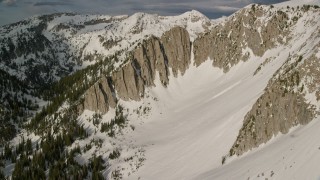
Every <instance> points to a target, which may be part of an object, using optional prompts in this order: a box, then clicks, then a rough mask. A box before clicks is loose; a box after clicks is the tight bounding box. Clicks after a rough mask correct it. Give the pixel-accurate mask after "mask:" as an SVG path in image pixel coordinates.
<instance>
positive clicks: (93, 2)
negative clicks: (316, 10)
mask: <svg viewBox="0 0 320 180" xmlns="http://www.w3.org/2000/svg"><path fill="white" fill-rule="evenodd" d="M283 1H284V0H185V1H182V0H0V26H1V25H5V24H9V23H14V22H17V21H19V20H22V19H25V18H28V17H31V16H33V15H39V14H50V13H56V12H75V13H81V14H85V13H87V14H108V15H123V14H128V15H131V14H133V13H135V12H146V13H153V14H159V15H177V14H181V13H184V12H186V11H190V10H193V9H195V10H198V11H200V12H201V13H203V14H205V15H206V16H207V17H209V18H211V19H214V18H219V17H221V16H228V15H230V14H232V13H233V12H235V11H237V10H238V9H240V8H242V7H244V6H246V5H248V4H251V3H261V4H272V3H279V2H283Z"/></svg>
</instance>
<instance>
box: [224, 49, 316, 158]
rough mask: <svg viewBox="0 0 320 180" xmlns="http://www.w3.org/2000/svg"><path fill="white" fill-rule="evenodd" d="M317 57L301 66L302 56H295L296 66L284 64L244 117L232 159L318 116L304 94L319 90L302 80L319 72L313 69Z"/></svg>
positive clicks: (232, 150)
mask: <svg viewBox="0 0 320 180" xmlns="http://www.w3.org/2000/svg"><path fill="white" fill-rule="evenodd" d="M314 58H315V56H314V55H313V56H311V57H310V58H308V59H307V60H305V61H304V62H303V63H302V64H301V61H302V56H299V57H294V59H296V60H295V61H294V63H291V64H290V63H285V64H284V66H283V67H282V68H281V69H279V70H278V72H277V73H276V74H275V76H274V78H273V79H271V80H270V82H269V84H268V86H267V88H266V89H265V93H264V94H263V95H262V96H261V97H260V98H259V99H258V100H257V101H256V103H255V104H254V105H253V107H252V109H251V110H250V111H249V112H248V113H247V114H246V116H245V117H244V122H243V126H242V128H241V129H240V131H239V135H238V137H237V140H236V142H235V143H234V145H233V146H232V148H231V149H230V155H231V156H232V155H235V154H236V155H242V154H243V153H244V152H246V151H248V150H251V149H252V148H255V147H258V146H259V145H260V144H262V143H266V142H267V141H269V140H270V139H271V138H272V137H273V136H275V135H277V134H278V133H279V132H280V133H283V134H285V133H287V132H288V131H289V129H290V128H291V127H293V126H296V125H298V124H302V125H304V124H307V123H308V122H310V121H311V120H312V119H313V118H314V117H315V116H316V109H315V106H314V105H312V104H310V103H307V101H306V99H305V93H313V92H316V91H317V90H316V89H312V88H310V86H309V85H308V84H309V83H308V82H307V81H303V80H304V79H307V77H308V76H310V75H314V73H318V72H317V70H315V69H314V68H313V67H314V66H310V64H312V63H316V62H317V61H314ZM312 77H315V78H314V81H315V82H316V81H319V80H320V79H319V76H312ZM306 82H307V84H306V85H305V83H306ZM305 86H306V87H307V88H308V90H306V89H305Z"/></svg>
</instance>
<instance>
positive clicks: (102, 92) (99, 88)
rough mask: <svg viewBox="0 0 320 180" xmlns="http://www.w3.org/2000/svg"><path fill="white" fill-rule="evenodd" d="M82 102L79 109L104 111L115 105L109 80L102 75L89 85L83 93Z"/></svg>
mask: <svg viewBox="0 0 320 180" xmlns="http://www.w3.org/2000/svg"><path fill="white" fill-rule="evenodd" d="M84 96H85V98H84V100H83V103H82V104H81V105H80V106H79V107H78V108H79V111H80V112H81V111H83V109H88V110H92V111H98V112H101V113H106V112H107V111H108V110H109V107H112V108H114V107H115V106H116V98H115V96H114V90H113V87H112V84H111V80H110V79H109V80H108V79H107V78H105V77H102V78H101V79H100V80H99V81H98V82H97V83H95V84H94V85H93V86H92V87H90V88H89V89H88V90H87V92H86V93H85V95H84Z"/></svg>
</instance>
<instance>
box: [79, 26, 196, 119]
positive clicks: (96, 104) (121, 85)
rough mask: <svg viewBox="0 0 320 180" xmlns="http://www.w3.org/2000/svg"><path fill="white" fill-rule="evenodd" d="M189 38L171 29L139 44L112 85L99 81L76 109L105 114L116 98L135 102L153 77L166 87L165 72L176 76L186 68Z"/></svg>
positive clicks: (177, 29)
mask: <svg viewBox="0 0 320 180" xmlns="http://www.w3.org/2000/svg"><path fill="white" fill-rule="evenodd" d="M189 37H190V36H189V33H188V31H187V30H185V29H184V28H181V27H175V28H172V29H171V30H170V31H167V32H165V33H164V35H163V36H162V37H161V38H157V37H154V36H153V37H151V38H149V39H148V40H145V41H143V43H142V44H141V46H139V47H137V48H136V49H135V50H134V51H133V52H132V53H131V54H132V56H130V59H129V62H128V63H127V64H125V65H124V66H122V67H121V68H119V69H118V70H117V71H115V72H114V73H113V74H112V77H110V79H112V81H109V84H108V86H107V84H106V82H107V81H106V78H104V77H103V78H102V79H101V80H99V82H97V83H96V84H95V85H94V86H92V87H91V88H90V89H89V90H88V91H87V93H86V94H85V95H84V101H83V105H82V106H83V108H80V109H89V110H93V111H99V112H102V113H106V112H107V111H108V109H109V106H110V105H112V106H111V107H114V105H115V102H116V100H115V99H116V98H120V99H122V100H126V101H128V100H135V101H138V100H140V98H141V97H143V96H144V88H145V87H149V86H153V85H154V80H155V77H156V73H158V76H159V78H160V80H161V82H162V84H163V85H164V86H166V85H167V84H168V83H169V78H168V76H169V75H170V74H169V69H171V70H172V73H173V75H174V76H177V75H178V73H179V72H180V73H181V74H183V73H184V72H185V71H186V70H187V69H188V67H189V64H190V55H191V43H190V38H189ZM113 88H114V92H113ZM115 95H116V96H115ZM110 103H111V104H110Z"/></svg>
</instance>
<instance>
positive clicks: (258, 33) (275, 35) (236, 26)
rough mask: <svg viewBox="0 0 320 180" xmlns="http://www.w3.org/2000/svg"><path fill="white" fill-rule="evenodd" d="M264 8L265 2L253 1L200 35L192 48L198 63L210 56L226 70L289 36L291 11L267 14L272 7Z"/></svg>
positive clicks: (258, 54)
mask: <svg viewBox="0 0 320 180" xmlns="http://www.w3.org/2000/svg"><path fill="white" fill-rule="evenodd" d="M264 8H266V6H259V5H252V6H251V8H246V9H242V10H240V11H239V12H237V13H236V14H235V15H233V16H232V17H230V19H229V20H228V21H226V22H225V23H223V24H220V25H218V26H216V27H215V28H214V29H213V30H211V31H210V32H208V33H206V34H204V35H202V36H200V37H199V38H197V39H196V40H195V41H194V50H193V52H194V59H195V64H196V65H197V66H198V65H200V64H201V63H202V62H204V61H206V60H207V59H208V57H209V58H210V59H211V60H213V65H214V66H215V67H219V68H222V69H223V70H224V71H225V72H226V71H228V70H229V69H230V68H231V67H232V66H234V65H235V64H237V63H238V62H239V61H246V60H247V59H248V58H249V57H250V56H252V55H255V56H262V55H263V54H264V53H265V52H266V51H267V50H268V49H270V48H272V47H275V45H276V44H282V43H284V41H285V39H287V40H288V39H290V37H288V34H289V28H288V26H287V24H286V23H287V22H288V20H289V18H288V15H287V14H286V13H285V12H283V11H280V10H279V11H276V13H272V15H268V13H267V12H268V11H272V8H271V7H267V8H268V9H264ZM249 49H250V50H249ZM252 53H253V54H252Z"/></svg>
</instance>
